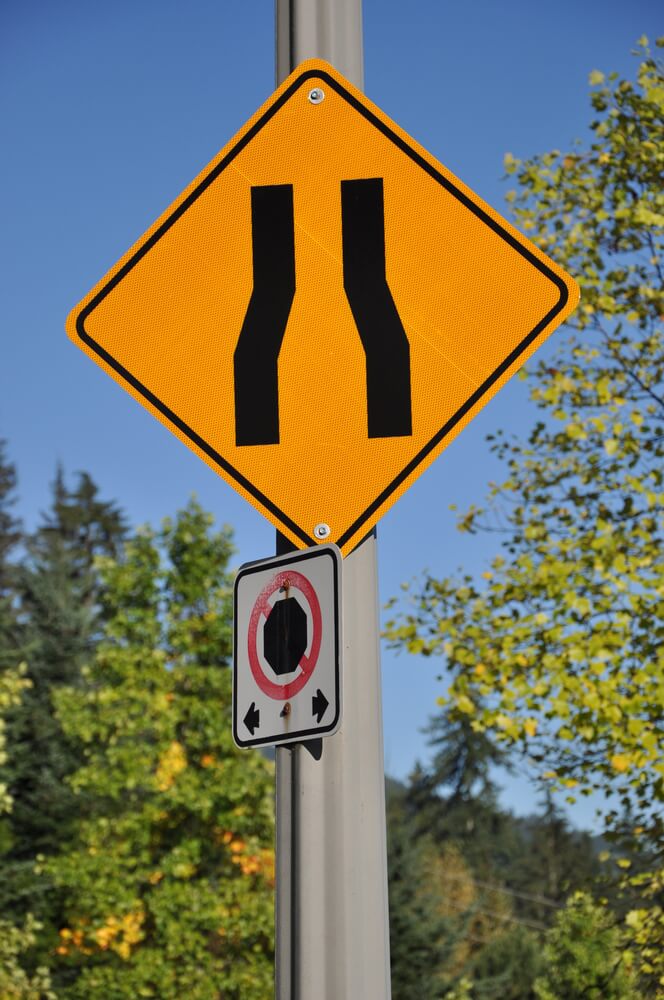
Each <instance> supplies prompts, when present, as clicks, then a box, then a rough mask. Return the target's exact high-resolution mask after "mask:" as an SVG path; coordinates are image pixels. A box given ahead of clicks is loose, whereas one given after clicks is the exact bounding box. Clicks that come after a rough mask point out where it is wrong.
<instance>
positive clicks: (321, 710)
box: [311, 688, 330, 722]
mask: <svg viewBox="0 0 664 1000" xmlns="http://www.w3.org/2000/svg"><path fill="white" fill-rule="evenodd" d="M329 704H330V703H329V701H328V700H327V698H326V697H325V695H324V694H323V692H322V691H321V689H320V688H317V689H316V694H315V695H314V697H313V698H312V699H311V714H312V715H315V716H316V722H320V720H321V719H322V718H323V716H324V715H325V711H326V709H327V706H328V705H329Z"/></svg>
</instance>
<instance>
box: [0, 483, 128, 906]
mask: <svg viewBox="0 0 664 1000" xmlns="http://www.w3.org/2000/svg"><path fill="white" fill-rule="evenodd" d="M123 534H124V523H123V517H122V515H121V514H120V512H119V510H118V508H117V507H116V505H115V504H114V503H109V502H107V501H102V500H100V499H99V498H98V495H97V487H96V486H95V484H94V483H93V482H92V480H91V479H90V477H89V476H88V475H87V474H85V473H81V474H80V475H79V476H78V481H77V483H76V486H75V487H74V488H73V489H68V487H67V486H66V483H65V480H64V476H63V474H62V471H61V470H58V472H57V474H56V479H55V482H54V485H53V502H52V506H51V509H50V511H49V512H48V514H47V515H46V516H45V517H44V519H43V523H42V524H41V525H40V526H39V527H38V529H37V531H36V532H35V533H34V535H32V536H31V537H29V538H28V539H27V540H26V556H25V558H24V560H23V563H22V565H21V567H20V569H19V570H18V571H17V572H16V573H15V574H14V579H15V586H16V598H15V603H17V613H18V620H17V621H18V626H19V627H20V650H18V652H19V653H20V658H21V659H22V660H24V661H25V663H26V664H27V675H26V676H27V679H28V681H29V682H30V686H29V687H28V688H27V690H26V691H25V692H24V694H23V698H22V700H21V704H20V705H19V706H18V707H17V708H16V709H15V710H14V711H13V712H12V713H11V714H10V716H9V718H8V730H7V734H8V735H7V738H8V744H9V751H10V752H9V760H8V764H7V767H6V769H5V775H6V777H5V780H6V781H7V784H8V786H9V791H10V794H11V796H12V800H13V806H12V813H11V817H10V819H9V821H8V823H9V829H8V831H7V833H8V835H7V837H6V838H5V845H4V846H5V859H4V864H3V871H2V877H0V913H7V914H9V915H11V916H12V917H13V916H14V915H15V914H25V913H26V912H28V910H30V911H32V912H34V913H36V914H37V915H38V917H39V918H40V919H41V920H42V921H43V922H45V923H46V924H48V923H50V922H51V921H53V920H55V919H56V913H57V903H56V901H55V898H54V896H53V893H52V891H51V889H50V887H49V884H48V882H47V880H46V879H44V878H43V877H39V876H37V875H36V874H35V868H34V865H35V858H36V857H37V856H39V855H50V854H52V853H54V852H55V851H56V850H58V849H59V848H60V847H61V845H62V841H63V839H66V837H67V836H68V830H69V826H70V823H71V820H72V818H73V816H74V814H75V813H76V811H77V809H78V803H77V801H76V799H75V797H74V795H73V793H72V792H71V789H70V788H69V786H68V785H67V784H66V780H65V779H66V777H67V775H69V774H70V773H71V772H72V771H73V769H74V768H75V766H76V765H77V762H78V756H77V752H78V751H77V747H76V745H75V743H72V742H71V741H70V740H68V739H67V738H65V736H64V734H63V732H62V729H61V727H60V724H59V722H58V721H57V719H56V718H55V714H54V708H53V693H54V691H56V690H57V689H58V687H60V686H62V685H63V684H77V683H78V682H79V679H80V676H81V670H82V669H83V667H84V665H85V663H86V662H87V661H88V660H89V658H90V656H91V653H92V650H93V647H94V642H95V640H96V638H97V635H98V631H99V623H100V606H99V602H100V589H99V580H98V575H97V571H96V569H95V559H96V558H97V557H98V556H99V555H103V554H112V553H114V552H115V551H116V549H117V546H118V544H119V543H120V542H121V540H122V537H123ZM54 908H55V909H54Z"/></svg>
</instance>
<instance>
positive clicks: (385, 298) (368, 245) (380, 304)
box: [341, 177, 413, 438]
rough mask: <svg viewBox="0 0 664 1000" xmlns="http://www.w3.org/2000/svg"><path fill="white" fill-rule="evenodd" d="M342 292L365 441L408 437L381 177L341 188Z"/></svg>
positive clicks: (402, 349) (405, 375) (405, 359)
mask: <svg viewBox="0 0 664 1000" xmlns="http://www.w3.org/2000/svg"><path fill="white" fill-rule="evenodd" d="M341 222H342V231H343V261H344V290H345V292H346V297H347V299H348V303H349V305H350V308H351V312H352V313H353V318H354V320H355V325H356V326H357V330H358V333H359V335H360V339H361V341H362V346H363V348H364V353H365V355H366V365H367V416H368V436H369V437H370V438H385V437H407V436H410V435H411V434H412V433H413V428H412V417H411V392H410V344H409V343H408V337H407V336H406V332H405V330H404V328H403V324H402V322H401V319H400V317H399V313H398V312H397V309H396V306H395V304H394V299H393V298H392V293H391V292H390V288H389V285H388V284H387V278H386V276H385V210H384V205H383V179H382V177H376V178H371V179H368V180H355V181H342V182H341Z"/></svg>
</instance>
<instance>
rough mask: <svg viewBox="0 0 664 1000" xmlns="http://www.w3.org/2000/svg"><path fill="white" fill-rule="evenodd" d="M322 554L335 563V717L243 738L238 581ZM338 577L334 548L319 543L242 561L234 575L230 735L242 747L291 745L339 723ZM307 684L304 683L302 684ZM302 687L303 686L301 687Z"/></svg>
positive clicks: (326, 733)
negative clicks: (284, 733)
mask: <svg viewBox="0 0 664 1000" xmlns="http://www.w3.org/2000/svg"><path fill="white" fill-rule="evenodd" d="M323 556H329V558H330V559H331V560H332V564H333V567H334V571H333V572H334V580H333V587H334V701H335V707H336V712H335V715H334V718H333V719H332V720H331V721H330V722H329V723H326V724H325V725H324V726H315V727H314V728H312V729H302V730H298V732H297V733H290V734H289V736H288V739H279V738H278V737H275V736H264V737H262V738H261V739H254V737H253V736H252V737H251V738H250V739H248V740H243V739H241V738H240V735H239V729H238V725H239V715H238V712H239V706H238V703H237V701H238V699H237V672H238V664H237V651H238V634H237V619H238V615H237V605H238V587H239V584H240V581H241V580H242V578H243V577H245V576H251V574H252V573H262V572H263V571H264V570H268V569H274V570H276V571H278V570H279V569H280V568H283V567H284V566H290V565H291V564H292V563H299V562H306V560H308V559H320V558H322V557H323ZM340 603H341V581H340V578H339V561H338V556H337V554H336V553H335V552H334V549H332V548H331V546H329V545H318V546H316V547H315V548H311V549H306V550H305V551H304V552H302V551H298V550H297V549H296V550H295V551H294V552H289V553H288V555H282V556H274V557H273V558H272V559H261V560H259V561H254V562H250V563H245V564H244V565H243V566H240V569H239V570H238V573H237V576H236V577H235V584H234V586H233V699H232V700H233V739H234V741H235V743H236V745H237V746H238V747H240V748H241V749H242V750H246V749H249V748H250V747H259V746H293V744H294V743H298V742H300V743H301V742H302V740H306V739H314V738H316V737H321V738H322V737H325V736H329V735H333V734H334V731H336V729H337V727H338V725H339V719H340V717H341V639H340V635H341V630H340V627H339V625H340V621H341V607H340ZM305 687H306V685H305ZM302 690H304V688H303V689H302Z"/></svg>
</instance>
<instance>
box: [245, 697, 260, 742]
mask: <svg viewBox="0 0 664 1000" xmlns="http://www.w3.org/2000/svg"><path fill="white" fill-rule="evenodd" d="M260 718H261V713H260V712H259V710H258V709H257V708H256V702H255V701H252V703H251V705H250V706H249V711H248V712H247V714H246V715H245V717H244V719H243V720H242V721H243V722H244V724H245V726H246V727H247V729H248V730H249V732H250V733H251V735H252V736H253V735H254V732H255V730H256V729H258V726H259V723H260Z"/></svg>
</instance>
